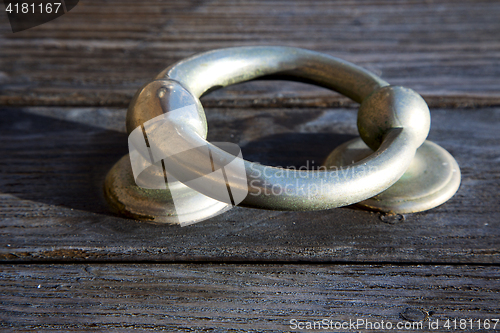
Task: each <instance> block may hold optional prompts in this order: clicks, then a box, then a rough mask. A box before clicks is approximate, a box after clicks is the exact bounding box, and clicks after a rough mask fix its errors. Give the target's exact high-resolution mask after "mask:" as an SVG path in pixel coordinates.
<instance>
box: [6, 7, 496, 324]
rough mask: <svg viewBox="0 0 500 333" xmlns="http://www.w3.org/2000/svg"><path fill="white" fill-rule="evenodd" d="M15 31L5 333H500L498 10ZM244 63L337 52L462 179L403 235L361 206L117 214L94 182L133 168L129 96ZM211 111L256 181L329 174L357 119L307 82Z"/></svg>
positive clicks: (86, 13)
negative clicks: (397, 95)
mask: <svg viewBox="0 0 500 333" xmlns="http://www.w3.org/2000/svg"><path fill="white" fill-rule="evenodd" d="M5 17H6V16H5V15H0V157H1V158H0V330H5V331H16V332H23V331H28V330H31V331H33V330H36V331H42V330H52V331H119V332H124V331H132V330H134V331H137V330H139V331H149V330H164V331H172V332H182V331H186V332H187V331H191V332H192V331H199V332H203V331H205V332H206V331H210V332H282V331H299V330H294V329H292V327H290V320H291V319H294V318H295V319H297V320H299V321H301V322H311V321H318V320H322V319H325V318H326V319H328V320H334V321H349V320H357V319H365V320H371V321H373V322H380V321H382V320H384V321H385V322H387V321H390V322H392V323H394V324H396V323H397V322H399V321H401V322H403V323H411V322H412V321H420V320H424V322H423V325H424V326H423V329H414V330H413V331H422V332H430V331H432V332H438V331H445V330H446V328H444V326H443V325H444V324H445V322H446V320H448V319H451V320H453V319H456V320H458V323H460V320H461V319H467V320H468V319H473V320H478V319H479V320H486V319H490V320H491V319H495V318H498V317H499V313H500V309H499V305H498V304H500V299H499V295H500V283H499V281H500V275H499V272H500V270H499V265H500V260H499V252H500V242H499V239H500V238H499V236H500V209H499V208H498V198H499V197H500V193H499V191H500V175H499V172H500V171H499V170H500V155H499V148H498V147H499V144H500V132H499V130H498V129H499V128H500V126H499V125H500V109H499V108H498V107H499V106H500V66H498V64H499V61H500V42H499V36H500V20H499V19H498V18H499V17H500V2H498V1H497V0H478V1H468V0H438V1H427V0H366V1H365V0H363V1H361V0H355V1H306V0H287V1H284V0H272V1H267V0H251V1H237V0H210V1H209V0H187V1H156V0H147V1H132V0H109V1H98V0H85V1H80V3H79V4H78V6H76V7H75V8H74V9H73V10H72V11H71V12H70V13H68V14H66V15H64V16H62V17H60V18H58V19H57V20H54V21H52V22H50V23H47V24H44V25H41V26H39V27H37V28H33V29H30V30H27V31H24V32H20V33H16V34H12V33H11V31H10V27H9V25H8V21H7V20H6V19H5ZM245 45H248V46H250V45H288V46H295V47H303V48H308V49H311V50H316V51H320V52H325V53H328V54H330V55H333V56H337V57H340V58H343V59H345V60H348V61H351V62H354V63H356V64H358V65H361V66H364V67H365V68H367V69H369V70H371V71H372V72H374V73H376V74H378V75H380V76H381V77H382V78H384V79H386V80H387V81H388V82H390V83H391V84H397V85H404V86H407V87H409V88H413V89H415V90H416V91H417V92H419V93H420V94H422V95H423V96H424V98H425V99H426V101H427V102H428V104H429V105H430V107H431V108H432V129H431V133H430V136H429V139H430V140H433V141H435V142H437V143H438V144H440V145H442V146H443V147H444V148H445V149H447V150H448V151H450V152H451V153H452V154H453V155H454V156H455V158H456V159H457V161H458V163H459V165H460V167H461V170H462V176H463V179H462V184H461V187H460V189H459V191H458V193H457V194H456V195H455V196H454V197H453V198H452V199H451V200H450V201H449V202H447V203H446V204H444V205H442V206H440V207H438V208H436V209H433V210H431V211H429V212H425V213H419V214H412V215H407V216H406V218H405V220H403V221H400V220H398V219H390V218H388V217H386V216H382V215H380V214H378V213H370V212H367V211H362V210H357V209H355V208H353V207H346V208H341V209H335V210H329V211H319V212H276V211H263V210H255V209H245V208H235V209H233V210H231V211H230V212H228V213H225V214H223V215H220V216H218V217H215V218H213V219H210V220H208V221H204V222H202V223H199V224H195V225H192V226H189V227H185V228H180V227H172V226H162V225H152V224H148V223H142V222H137V221H134V220H129V219H123V218H120V217H117V216H114V215H112V214H110V213H109V210H108V208H107V205H106V203H105V201H104V198H103V195H102V182H103V179H104V176H105V174H106V172H107V171H108V170H109V168H110V167H111V166H112V165H113V164H114V163H115V162H116V161H117V160H118V159H119V158H121V156H123V154H126V153H127V136H126V134H125V131H124V124H125V108H126V107H127V106H128V103H129V102H130V99H131V97H132V96H133V94H134V93H135V91H136V90H137V88H139V87H140V86H141V85H143V84H144V83H146V82H148V81H149V80H150V79H151V78H152V77H154V76H155V75H156V74H157V73H158V72H159V71H161V70H162V69H164V68H165V67H166V66H168V65H170V64H172V63H174V62H176V61H178V60H180V59H182V58H184V57H187V56H189V55H192V54H195V53H198V52H203V51H207V50H211V49H214V48H221V47H231V46H245ZM202 102H203V105H204V106H205V109H206V110H207V115H208V120H209V127H210V130H209V139H210V140H216V141H230V142H235V143H237V144H239V145H241V146H242V147H243V155H244V157H245V158H247V159H250V160H254V161H259V162H261V163H268V164H272V165H280V166H295V167H298V166H302V165H309V166H312V164H313V163H312V161H314V164H315V165H318V164H320V163H321V161H322V159H323V158H324V157H325V156H326V155H327V154H328V153H329V152H330V151H331V150H332V149H333V148H334V147H335V146H337V145H339V144H340V143H342V142H345V141H347V140H349V139H351V138H354V137H355V136H357V129H356V111H355V107H356V105H355V104H354V103H353V102H351V101H350V100H348V99H346V98H344V97H342V96H340V95H338V94H335V93H332V92H329V91H327V90H325V89H322V88H317V87H313V86H309V85H304V84H300V83H293V82H283V81H274V80H268V81H264V82H250V83H245V84H240V85H235V86H233V87H228V88H226V89H223V90H219V91H215V92H213V93H212V94H210V95H207V96H205V97H203V99H202ZM308 163H309V164H308ZM436 320H439V325H440V326H439V327H438V328H437V329H432V330H431V329H430V328H429V323H431V322H435V321H436ZM482 323H483V324H484V321H482ZM451 324H452V325H453V322H452V323H451ZM474 324H475V325H477V322H476V321H474ZM496 329H497V330H498V329H499V327H497V328H496ZM360 330H362V327H361V329H360ZM451 330H453V331H458V330H459V331H478V330H479V329H477V326H474V327H472V328H468V327H467V328H466V329H463V330H462V329H460V327H458V329H453V327H451V329H450V331H451ZM322 331H325V330H322ZM326 331H328V330H326ZM329 331H333V330H329ZM335 331H356V330H355V329H349V330H335ZM386 331H387V330H386ZM392 331H398V330H392ZM405 331H406V330H405ZM490 331H491V330H490Z"/></svg>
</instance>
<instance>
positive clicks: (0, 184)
mask: <svg viewBox="0 0 500 333" xmlns="http://www.w3.org/2000/svg"><path fill="white" fill-rule="evenodd" d="M124 115H125V110H122V109H81V108H80V109H74V108H73V109H72V108H60V109H56V108H26V109H22V110H20V109H4V110H2V112H1V115H0V117H1V119H2V120H3V122H2V123H1V124H0V140H1V141H2V143H3V144H2V145H1V147H0V154H1V156H2V157H3V158H2V159H0V175H1V176H0V192H1V193H2V200H1V201H0V204H1V208H0V219H1V221H0V226H1V232H2V235H3V236H2V237H3V239H4V240H5V243H6V244H5V246H3V247H2V248H1V249H0V256H1V257H0V258H2V259H3V260H7V261H40V260H50V261H54V260H68V261H75V260H97V261H109V260H125V261H135V260H139V261H157V260H159V261H221V260H223V261H269V260H274V261H276V260H277V261H316V262H413V263H416V262H420V263H445V262H446V263H497V264H498V263H499V262H500V260H499V259H500V258H499V250H500V242H498V239H499V238H498V237H499V235H500V211H499V208H498V189H499V185H500V182H499V180H500V178H499V175H498V172H499V170H500V159H499V150H498V143H499V142H500V132H499V131H498V128H500V127H499V126H500V109H498V108H489V109H479V110H473V111H472V110H433V111H432V130H431V133H430V136H429V139H431V140H434V141H435V142H437V143H438V144H440V145H442V146H443V147H444V148H446V149H448V150H449V151H450V152H451V153H452V154H453V155H454V156H455V157H456V159H457V161H458V163H459V165H460V167H461V170H462V175H463V180H462V185H461V188H460V190H459V191H458V193H457V194H456V195H455V196H454V197H453V198H452V199H451V200H450V201H449V202H447V203H446V204H444V205H442V206H440V207H438V208H436V209H433V210H430V211H428V212H424V213H418V214H411V215H407V216H406V220H405V221H403V222H402V223H396V224H394V222H397V221H390V220H389V221H385V222H384V221H382V220H381V218H382V217H381V216H380V214H378V213H371V212H367V211H361V210H356V209H353V208H351V207H347V208H340V209H334V210H327V211H317V212H279V211H266V210H258V209H247V208H239V207H237V208H235V209H233V210H231V211H229V212H227V213H225V214H223V215H220V216H217V217H215V218H212V219H210V220H207V221H204V222H202V223H199V224H196V225H192V226H189V227H184V228H180V227H175V226H174V227H172V226H164V225H152V224H149V223H138V222H136V221H134V220H128V219H122V218H119V217H115V216H112V215H111V214H110V213H109V212H108V208H107V206H106V203H105V201H104V199H103V196H102V183H103V179H104V176H105V175H106V173H107V171H108V170H109V168H110V167H111V166H112V165H113V164H114V163H115V162H116V161H117V160H118V159H119V158H120V157H121V156H123V154H126V153H127V138H126V134H125V133H123V132H120V131H116V130H110V129H106V127H107V128H111V129H113V128H114V129H122V130H123V123H124ZM58 118H59V119H58ZM208 119H209V139H211V140H215V141H232V142H235V143H238V144H240V145H241V146H242V147H243V156H244V157H245V158H247V159H249V160H253V161H259V162H261V163H266V164H271V165H278V166H279V165H281V166H295V167H296V168H298V167H301V166H309V167H312V166H313V165H319V164H320V163H321V161H322V159H324V158H325V157H326V156H327V155H328V153H329V152H330V151H331V150H332V149H333V148H334V147H335V146H337V145H338V144H340V143H341V142H344V141H346V140H348V139H351V138H353V137H355V135H356V133H357V129H356V110H354V109H326V110H323V111H321V110H316V109H296V110H290V109H285V110H282V109H268V110H253V109H239V110H231V109H229V110H228V109H209V110H208ZM103 127H105V128H103ZM382 219H383V218H382Z"/></svg>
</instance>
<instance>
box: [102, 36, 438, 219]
mask: <svg viewBox="0 0 500 333" xmlns="http://www.w3.org/2000/svg"><path fill="white" fill-rule="evenodd" d="M266 75H280V76H283V77H297V78H301V79H305V80H307V81H309V82H312V83H313V84H316V85H319V86H323V87H326V88H329V89H331V90H334V91H337V92H339V93H341V94H343V95H345V96H347V97H349V98H351V99H353V100H354V101H356V102H359V103H360V104H361V107H360V110H359V112H358V129H359V133H360V136H361V138H362V139H363V141H364V142H365V143H366V145H367V146H368V147H370V148H371V149H373V150H374V152H373V153H371V154H369V156H366V157H364V158H363V159H361V160H360V161H358V162H356V163H354V164H350V165H349V166H347V167H345V166H344V167H342V168H339V167H337V166H335V165H334V164H332V163H330V164H329V165H328V167H329V168H328V169H326V170H325V169H323V170H321V171H317V170H314V171H313V170H310V171H308V170H290V169H281V168H276V167H270V166H264V165H260V164H257V163H252V162H249V161H245V160H241V159H240V158H239V157H235V156H234V155H232V154H230V153H228V152H226V151H225V150H223V149H220V148H219V147H217V146H215V145H212V144H211V143H209V142H207V141H206V134H207V124H206V118H205V114H204V111H203V107H202V106H201V103H200V101H199V97H200V96H201V95H203V94H204V93H206V92H207V91H212V90H213V89H217V88H222V87H225V86H227V85H231V84H235V83H238V82H243V81H247V80H251V79H255V78H258V77H262V76H266ZM179 96H182V98H181V97H179ZM189 103H191V104H192V105H194V106H195V111H192V112H191V113H189V112H187V111H186V113H185V115H184V116H183V117H178V118H176V119H174V120H173V121H174V122H176V126H178V127H176V131H177V132H182V133H181V134H180V137H181V141H179V142H177V141H176V143H175V144H174V145H172V144H170V147H167V146H169V144H167V143H164V144H163V146H164V149H165V150H169V151H171V150H172V149H173V148H172V146H176V145H181V146H182V145H183V144H184V142H188V143H189V145H191V146H207V147H208V149H209V151H210V152H211V154H212V155H211V158H212V159H213V163H214V164H220V165H223V164H224V163H227V161H232V160H237V161H240V162H241V163H242V165H244V169H245V172H246V176H247V180H248V184H247V185H248V195H247V196H246V198H244V200H243V201H242V202H241V204H240V205H242V206H246V207H255V208H264V209H276V210H319V209H328V208H334V207H340V206H345V205H349V204H353V203H357V202H360V201H363V200H366V199H368V198H371V197H373V196H375V195H377V194H379V193H381V192H382V191H384V190H386V189H387V188H389V187H390V186H391V185H393V184H394V183H396V182H397V181H398V180H399V179H400V178H401V177H402V176H403V174H404V173H405V171H406V170H407V169H408V167H409V166H410V164H411V162H412V160H413V158H414V156H415V153H416V151H417V149H418V148H419V147H420V146H421V145H422V144H423V143H424V141H425V139H426V137H427V135H428V132H429V128H430V114H429V109H428V107H427V104H426V103H425V101H424V100H423V99H422V98H421V97H420V95H418V94H417V93H415V92H413V91H412V90H410V89H406V88H403V87H397V86H390V85H389V84H388V83H387V82H385V81H384V80H382V79H380V78H379V77H377V76H375V75H374V74H372V73H370V72H368V71H366V70H364V69H363V68H361V67H358V66H356V65H354V64H351V63H349V62H346V61H344V60H341V59H338V58H335V57H332V56H328V55H325V54H321V53H317V52H313V51H308V50H304V49H298V48H290V47H267V46H265V47H238V48H228V49H220V50H215V51H211V52H206V53H202V54H199V55H196V56H193V57H190V58H188V59H185V60H182V61H180V62H178V63H176V64H174V65H172V66H170V67H168V68H167V69H165V70H164V71H162V72H161V73H160V74H159V75H158V76H157V77H156V78H155V81H153V82H151V83H149V84H147V85H145V86H144V87H143V88H141V89H140V90H139V91H138V92H137V94H136V95H135V97H134V99H133V101H132V102H131V105H130V107H129V111H128V114H127V131H128V132H129V134H132V133H133V132H134V130H137V129H138V128H144V124H146V123H147V122H148V121H151V120H152V119H155V118H156V117H158V116H161V115H162V114H168V113H169V112H170V111H172V110H173V109H179V108H181V107H182V106H183V105H186V104H189ZM151 127H154V126H151ZM129 140H130V139H129ZM183 140H184V141H183ZM189 145H188V146H189ZM332 148H333V147H332ZM162 149H163V148H162ZM192 156H195V155H191V157H192ZM193 160H194V162H193ZM176 163H177V165H176V167H174V168H169V167H168V166H167V167H166V171H168V172H169V173H171V174H172V175H173V176H174V177H175V178H176V179H182V178H183V176H184V173H185V172H191V173H192V174H201V171H200V170H199V166H197V163H196V158H194V159H193V158H191V159H178V160H176ZM164 168H165V166H164ZM115 174H116V171H115ZM129 178H130V177H129ZM113 179H114V180H113ZM209 181H210V182H212V183H211V186H215V187H221V186H225V185H226V183H224V184H222V183H221V182H224V180H222V181H221V179H220V178H217V179H215V178H214V179H212V180H209ZM226 181H227V179H226ZM126 182H129V181H126ZM117 186H124V185H123V182H121V183H120V185H117V182H116V177H114V178H113V177H112V176H110V175H108V180H107V183H106V193H107V194H108V198H112V199H111V200H110V201H111V202H112V204H113V205H114V206H115V207H118V206H119V207H122V208H123V207H124V206H125V207H126V206H127V204H128V205H131V201H133V200H135V199H134V198H132V199H131V200H130V199H127V198H125V197H123V196H122V197H120V198H117V191H115V190H113V188H116V187H117ZM235 186H241V184H236V185H235ZM197 190H199V191H200V192H201V193H203V194H206V195H208V196H209V197H210V196H211V194H210V193H209V192H210V191H208V192H207V193H204V189H203V188H200V189H197ZM276 193H278V194H276ZM146 196H147V194H146ZM212 197H213V196H212ZM124 201H126V202H125V203H124ZM122 210H123V209H122ZM160 210H161V209H160ZM221 210H223V209H222V208H221ZM157 213H158V212H156V213H154V214H152V215H153V216H156V215H157ZM174 215H175V214H174ZM132 216H135V217H137V216H139V217H140V216H141V214H136V215H134V214H132ZM207 216H208V214H207Z"/></svg>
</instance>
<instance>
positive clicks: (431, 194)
mask: <svg viewBox="0 0 500 333" xmlns="http://www.w3.org/2000/svg"><path fill="white" fill-rule="evenodd" d="M372 153H373V151H372V150H371V149H370V148H368V147H367V146H366V144H365V143H364V142H363V140H361V138H358V139H354V140H351V141H348V142H346V143H344V144H342V145H340V146H339V147H337V148H336V149H335V150H334V151H333V152H332V153H331V154H330V155H329V156H328V158H327V159H326V161H325V163H324V165H325V166H326V167H331V166H337V167H343V166H348V165H350V164H352V163H354V162H358V161H360V160H362V159H364V158H365V157H367V156H368V155H370V154H372ZM459 186H460V168H459V166H458V164H457V162H456V161H455V159H454V158H453V156H451V155H450V153H448V152H447V151H446V150H445V149H443V148H442V147H440V146H439V145H437V144H435V143H433V142H431V141H425V142H424V144H423V145H422V146H421V147H420V148H418V150H417V153H416V154H415V157H414V159H413V161H412V163H411V164H410V167H409V168H408V170H407V171H406V172H405V173H404V175H403V176H402V177H401V179H400V180H398V181H397V182H396V183H395V184H394V185H392V186H391V187H389V188H388V189H387V190H385V191H384V192H382V193H380V194H378V195H376V196H374V197H373V198H370V199H367V200H365V201H361V202H359V203H358V204H357V205H360V206H362V207H365V208H368V209H371V210H377V211H381V212H387V213H394V214H405V213H415V212H421V211H425V210H428V209H432V208H434V207H437V206H439V205H441V204H443V203H444V202H446V201H447V200H448V199H450V198H451V197H452V196H453V195H454V194H455V193H456V192H457V190H458V188H459Z"/></svg>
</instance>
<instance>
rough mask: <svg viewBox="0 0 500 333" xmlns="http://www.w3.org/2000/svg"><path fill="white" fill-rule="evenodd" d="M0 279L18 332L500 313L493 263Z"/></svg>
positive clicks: (194, 269) (27, 272)
mask: <svg viewBox="0 0 500 333" xmlns="http://www.w3.org/2000/svg"><path fill="white" fill-rule="evenodd" d="M0 277H1V279H0V294H1V297H2V302H1V304H0V309H1V311H0V320H1V321H0V328H5V329H7V328H9V329H13V330H15V331H16V332H25V331H27V330H30V329H31V330H33V329H34V330H37V331H39V330H57V331H66V332H68V331H71V332H73V331H79V332H80V331H85V330H87V331H88V330H91V331H101V330H105V331H108V330H110V331H120V332H123V331H132V330H134V331H135V330H144V331H159V330H164V331H170V332H174V331H175V332H193V331H194V332H285V331H287V332H290V331H297V330H292V329H291V328H290V320H292V319H297V320H299V321H302V322H306V321H320V320H322V319H327V320H333V321H340V322H343V321H349V320H352V321H356V320H358V319H363V320H365V321H371V322H379V323H380V322H381V321H382V320H383V321H384V322H386V323H387V322H391V323H392V324H393V325H394V326H396V325H397V323H398V322H402V323H403V324H404V323H407V324H410V323H411V320H414V321H423V323H422V324H423V329H415V330H398V331H399V332H403V331H410V332H443V331H446V329H445V328H444V327H443V325H444V323H445V321H446V320H447V319H451V320H453V319H458V320H460V319H473V320H478V319H481V320H484V319H494V318H498V317H499V313H500V307H499V304H500V302H499V301H500V298H499V295H500V271H499V269H498V267H481V266H474V267H469V266H392V265H371V266H363V265H192V264H191V265H183V264H180V265H179V264H175V265H158V264H155V265H138V264H130V265H129V264H127V265H120V264H118V265H117V264H106V265H87V264H74V265H12V266H11V265H2V266H1V271H0ZM405 319H406V320H405ZM436 320H438V321H439V322H440V327H439V330H431V329H429V328H428V325H429V321H436ZM497 326H498V325H497ZM476 328H477V325H476ZM300 331H303V330H300ZM316 331H325V330H316ZM333 331H334V330H328V332H333ZM339 331H343V332H347V331H348V332H351V331H363V332H364V331H367V330H364V329H362V328H360V329H358V330H353V329H350V330H339ZM385 331H389V330H385ZM451 331H454V330H451ZM459 331H478V330H475V329H467V330H459ZM493 331H494V330H490V331H488V332H493ZM497 331H498V330H497Z"/></svg>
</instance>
